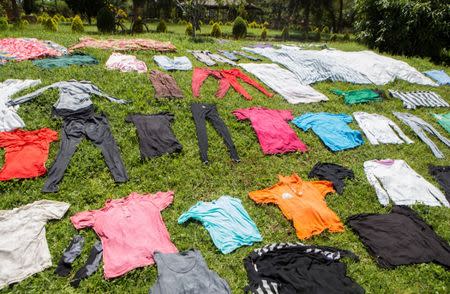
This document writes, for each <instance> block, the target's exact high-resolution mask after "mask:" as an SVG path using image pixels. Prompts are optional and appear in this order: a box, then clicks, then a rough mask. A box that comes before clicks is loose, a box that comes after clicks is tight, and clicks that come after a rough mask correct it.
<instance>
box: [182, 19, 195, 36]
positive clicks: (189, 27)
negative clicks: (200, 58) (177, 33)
mask: <svg viewBox="0 0 450 294" xmlns="http://www.w3.org/2000/svg"><path fill="white" fill-rule="evenodd" d="M184 33H185V34H186V35H188V36H193V35H194V26H192V24H191V23H190V22H188V24H187V25H186V30H185V31H184Z"/></svg>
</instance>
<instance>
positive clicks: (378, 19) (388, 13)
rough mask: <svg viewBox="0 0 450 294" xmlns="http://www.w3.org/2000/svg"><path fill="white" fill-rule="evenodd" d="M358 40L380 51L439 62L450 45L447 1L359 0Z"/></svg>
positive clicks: (357, 7)
mask: <svg viewBox="0 0 450 294" xmlns="http://www.w3.org/2000/svg"><path fill="white" fill-rule="evenodd" d="M356 4H357V5H356V9H357V22H356V25H355V28H356V30H357V32H358V34H357V39H358V40H360V41H362V42H363V43H365V44H366V45H368V46H369V48H378V49H379V50H380V51H383V52H389V53H393V54H403V55H408V56H428V57H431V59H432V60H434V61H438V60H441V58H442V57H443V56H442V55H441V54H442V51H443V49H445V48H449V44H450V22H449V19H450V9H448V7H449V6H448V0H434V1H422V0H410V1H398V0H383V1H380V0H365V1H362V0H358V1H357V3H356Z"/></svg>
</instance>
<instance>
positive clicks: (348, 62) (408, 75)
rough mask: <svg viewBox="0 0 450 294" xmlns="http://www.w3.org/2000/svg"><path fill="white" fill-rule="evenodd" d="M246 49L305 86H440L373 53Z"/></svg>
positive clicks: (400, 62) (414, 71)
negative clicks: (325, 83)
mask: <svg viewBox="0 0 450 294" xmlns="http://www.w3.org/2000/svg"><path fill="white" fill-rule="evenodd" d="M243 50H246V51H248V52H251V53H254V54H260V55H262V56H264V57H267V58H269V59H270V60H272V61H273V62H276V63H279V64H281V65H283V66H285V67H286V68H287V69H289V70H290V71H292V72H293V73H294V74H295V75H296V76H297V77H298V79H299V80H300V81H301V82H302V84H303V85H309V84H312V83H316V82H320V81H326V80H330V81H333V82H337V81H340V82H349V83H355V84H376V85H384V84H387V83H389V82H392V81H394V80H395V79H401V80H405V81H408V82H410V83H416V84H420V85H430V86H437V84H436V83H435V82H433V81H432V80H431V79H430V78H427V77H426V76H425V75H423V74H422V73H420V72H419V71H417V70H416V69H415V68H413V67H411V66H410V65H408V64H407V63H405V62H403V61H399V60H395V59H393V58H390V57H386V56H382V55H378V54H376V53H374V52H372V51H357V52H343V51H339V50H327V49H325V50H320V51H319V50H302V48H299V47H294V46H282V47H281V48H280V49H275V48H243Z"/></svg>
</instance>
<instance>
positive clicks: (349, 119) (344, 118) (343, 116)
mask: <svg viewBox="0 0 450 294" xmlns="http://www.w3.org/2000/svg"><path fill="white" fill-rule="evenodd" d="M338 116H339V118H340V119H341V120H342V121H344V122H346V123H351V122H352V121H353V117H352V116H351V115H350V114H345V113H340V114H338Z"/></svg>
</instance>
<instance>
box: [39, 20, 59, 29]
mask: <svg viewBox="0 0 450 294" xmlns="http://www.w3.org/2000/svg"><path fill="white" fill-rule="evenodd" d="M42 24H43V25H44V28H45V29H46V30H48V31H51V32H57V31H58V23H57V22H56V20H55V19H54V18H52V17H47V19H45V20H44V21H43V23H42Z"/></svg>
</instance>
